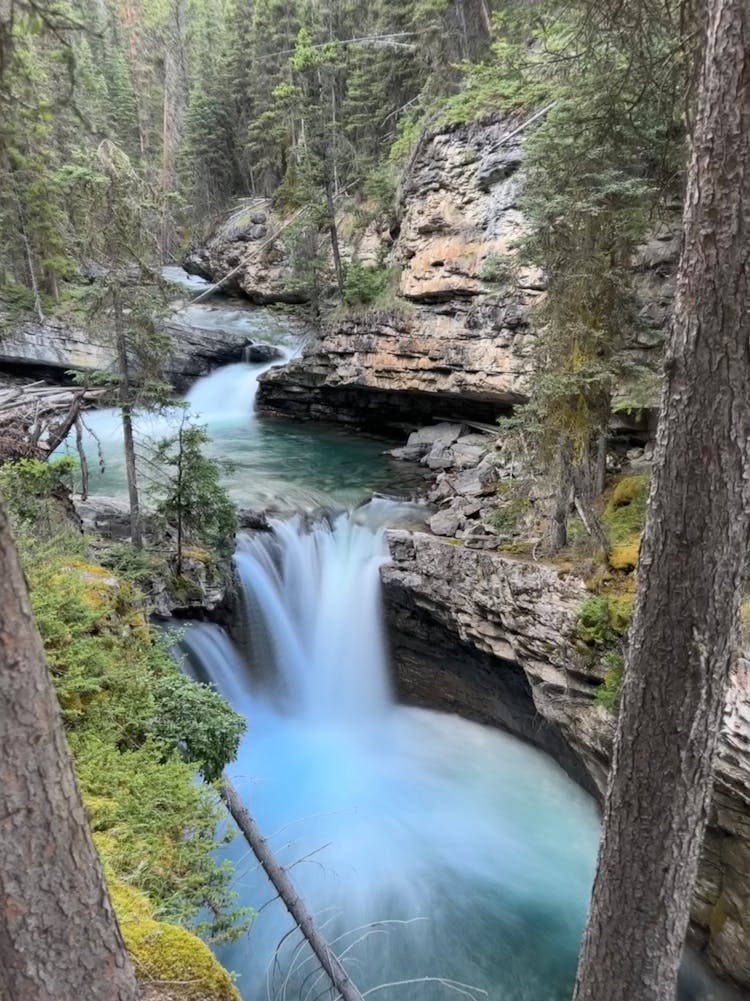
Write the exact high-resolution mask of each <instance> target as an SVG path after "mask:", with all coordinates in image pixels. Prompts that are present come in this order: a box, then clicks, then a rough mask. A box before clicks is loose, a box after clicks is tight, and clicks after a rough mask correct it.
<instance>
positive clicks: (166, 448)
mask: <svg viewBox="0 0 750 1001" xmlns="http://www.w3.org/2000/svg"><path fill="white" fill-rule="evenodd" d="M209 441H210V439H209V436H208V432H207V431H206V428H205V427H201V426H200V425H197V424H193V423H191V421H190V419H189V417H188V416H187V415H186V414H184V413H183V414H182V416H181V418H180V423H179V426H178V428H177V431H176V432H175V434H173V435H172V436H171V437H168V438H163V439H161V440H160V441H158V442H157V443H156V446H155V448H154V451H153V454H152V458H151V462H152V464H153V466H154V467H156V468H158V469H160V470H162V472H163V479H162V478H160V481H159V482H155V483H153V485H152V487H151V493H152V496H154V498H155V499H156V501H157V507H156V510H157V513H158V514H159V515H161V516H162V517H163V518H164V520H165V522H166V524H167V525H169V526H170V527H171V528H173V529H174V530H175V532H176V535H177V540H176V555H177V566H176V569H177V573H178V574H180V573H182V565H183V559H184V554H185V545H186V544H188V543H190V542H197V543H200V544H202V545H206V546H209V547H210V548H211V549H213V550H214V551H215V552H217V553H218V554H219V555H227V554H228V553H230V552H231V550H232V545H233V543H234V537H235V534H236V532H237V514H236V511H235V508H234V505H233V503H232V501H231V500H230V499H229V495H228V494H227V491H226V490H225V488H224V487H223V486H222V485H221V479H220V477H221V472H222V463H219V462H217V461H216V460H214V459H211V458H209V457H208V456H207V455H206V454H205V452H204V446H205V445H207V444H208V442H209ZM223 468H226V463H225V464H223Z"/></svg>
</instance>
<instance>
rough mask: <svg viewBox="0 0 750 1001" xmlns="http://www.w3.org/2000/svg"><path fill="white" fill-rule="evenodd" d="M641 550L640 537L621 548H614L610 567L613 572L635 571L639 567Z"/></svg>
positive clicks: (611, 551) (610, 555)
mask: <svg viewBox="0 0 750 1001" xmlns="http://www.w3.org/2000/svg"><path fill="white" fill-rule="evenodd" d="M640 548H641V537H640V535H639V536H638V537H637V538H636V539H635V540H634V541H633V542H626V543H623V545H621V546H613V547H612V549H611V550H610V553H609V565H610V566H611V567H612V569H613V570H625V571H628V570H635V568H636V567H637V566H638V553H639V550H640Z"/></svg>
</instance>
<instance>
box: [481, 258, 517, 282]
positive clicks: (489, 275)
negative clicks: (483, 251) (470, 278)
mask: <svg viewBox="0 0 750 1001" xmlns="http://www.w3.org/2000/svg"><path fill="white" fill-rule="evenodd" d="M514 272H515V268H514V266H513V261H512V260H510V259H509V258H508V255H507V254H488V255H487V257H485V259H484V260H483V261H482V264H481V266H480V268H479V279H480V281H483V282H485V284H487V285H510V284H511V283H512V282H513V279H514Z"/></svg>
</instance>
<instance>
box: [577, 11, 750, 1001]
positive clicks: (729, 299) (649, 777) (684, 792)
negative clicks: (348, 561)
mask: <svg viewBox="0 0 750 1001" xmlns="http://www.w3.org/2000/svg"><path fill="white" fill-rule="evenodd" d="M707 13H708V17H707V22H706V23H707V37H706V45H705V49H704V56H703V60H704V61H703V67H702V72H701V83H700V92H699V98H698V112H697V118H696V124H695V131H694V136H693V151H692V159H691V164H690V170H689V177H688V190H687V198H686V205H685V213H684V231H683V244H682V257H681V263H680V272H679V276H678V290H677V298H676V303H675V314H674V323H673V330H672V336H671V342H670V345H669V349H668V352H667V359H666V373H665V386H664V396H663V400H662V418H661V422H660V425H659V432H658V437H657V450H656V457H655V463H654V477H653V482H652V486H651V496H650V498H649V508H648V516H647V520H646V530H645V533H644V539H643V544H642V549H641V560H640V571H639V584H638V596H637V601H636V610H635V615H634V619H633V624H632V628H631V634H630V653H629V656H628V663H627V667H626V671H625V682H624V687H623V694H622V705H621V710H620V719H619V724H618V730H617V737H616V741H615V750H614V761H613V769H612V773H611V778H610V786H609V789H608V792H607V799H606V805H605V817H604V831H603V838H602V844H601V847H600V853H599V861H598V868H597V874H596V880H595V884H594V892H593V898H592V903H591V910H590V913H589V920H588V926H587V929H586V934H585V938H584V944H583V952H582V956H581V961H580V966H579V971H578V980H577V984H576V992H575V999H576V1001H673V999H674V997H675V984H676V977H677V969H678V965H679V961H680V955H681V951H682V946H683V942H684V938H685V934H686V930H687V924H688V908H689V903H690V893H691V888H692V886H693V883H694V880H695V876H696V870H697V864H698V854H699V849H700V845H701V840H702V836H703V832H704V829H705V825H706V819H707V812H708V808H709V800H710V791H711V775H712V770H713V763H714V754H715V750H716V746H717V740H718V736H719V729H720V725H721V718H722V709H723V702H724V693H725V687H726V682H727V679H728V676H729V671H730V666H731V659H732V653H733V636H734V632H735V626H736V619H737V606H738V603H739V595H740V583H741V580H742V574H743V567H744V562H745V556H746V552H747V545H748V521H749V516H748V511H749V509H750V458H749V452H750V5H748V3H747V0H709V2H708V4H707Z"/></svg>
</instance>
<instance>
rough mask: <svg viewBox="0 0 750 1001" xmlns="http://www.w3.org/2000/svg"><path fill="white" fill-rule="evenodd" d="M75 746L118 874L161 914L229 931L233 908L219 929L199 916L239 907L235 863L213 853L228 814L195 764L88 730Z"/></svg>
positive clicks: (101, 843)
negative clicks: (233, 888) (196, 776)
mask: <svg viewBox="0 0 750 1001" xmlns="http://www.w3.org/2000/svg"><path fill="white" fill-rule="evenodd" d="M71 746H72V748H73V752H74V755H75V760H76V771H77V774H78V780H79V783H80V786H81V791H82V793H83V797H84V801H85V803H86V807H87V810H88V813H89V819H90V823H91V828H92V831H93V833H94V838H95V841H96V844H97V847H98V848H99V851H100V852H101V854H102V856H103V858H104V860H105V862H106V865H107V867H108V868H109V870H110V871H111V872H112V874H113V875H114V876H115V877H116V878H117V879H120V880H123V881H125V882H127V883H129V884H130V885H132V886H135V887H137V888H138V889H140V890H142V891H143V892H144V893H145V894H146V895H147V896H148V898H149V899H150V900H151V902H152V904H153V905H154V909H155V912H156V914H157V915H158V916H159V917H162V918H165V919H166V920H169V921H177V922H180V923H182V924H193V925H194V927H196V930H199V931H203V932H207V933H209V934H211V933H214V934H218V936H219V937H221V936H224V935H225V934H226V933H227V931H228V930H229V929H228V928H227V925H226V914H225V915H224V916H223V917H220V918H219V919H218V922H217V926H216V927H215V928H212V926H211V925H210V924H208V925H207V924H205V923H203V922H198V921H197V919H198V918H199V911H200V909H201V908H203V907H209V908H210V909H211V910H215V911H217V912H221V911H224V912H230V913H231V911H232V907H233V894H232V893H231V892H230V891H229V890H228V879H229V876H230V868H229V866H228V865H224V864H223V865H217V863H216V862H215V860H214V857H213V852H214V851H215V849H216V848H217V847H218V842H217V839H216V834H215V831H216V827H217V824H219V823H220V821H221V820H222V809H221V806H220V802H219V800H218V797H217V796H216V795H215V793H213V792H212V791H211V790H210V789H208V788H207V787H205V786H202V785H200V784H197V783H196V782H195V781H194V780H193V772H192V768H191V767H190V765H188V764H186V763H183V762H182V761H180V759H179V757H178V756H176V755H172V756H170V757H169V758H167V759H166V760H164V758H163V755H162V752H161V748H159V747H158V746H156V745H153V744H151V743H148V742H147V743H145V744H143V745H142V746H141V747H139V748H137V749H135V750H120V749H118V748H117V746H116V745H114V744H112V743H110V742H108V741H105V740H102V739H101V738H99V737H98V736H97V735H96V734H94V733H87V734H86V735H84V736H82V737H79V736H74V737H73V740H72V741H71ZM232 917H233V918H234V919H237V918H240V919H241V920H243V921H244V919H245V917H246V916H245V915H244V914H243V915H241V914H240V913H239V912H237V911H235V912H234V913H233V914H232ZM239 930H240V929H235V932H239Z"/></svg>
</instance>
